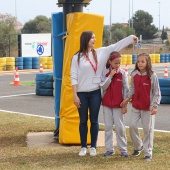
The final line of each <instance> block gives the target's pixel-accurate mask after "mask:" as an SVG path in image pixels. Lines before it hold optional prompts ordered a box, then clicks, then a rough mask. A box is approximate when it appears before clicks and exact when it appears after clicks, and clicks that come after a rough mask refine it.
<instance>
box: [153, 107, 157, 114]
mask: <svg viewBox="0 0 170 170" xmlns="http://www.w3.org/2000/svg"><path fill="white" fill-rule="evenodd" d="M157 111H158V109H157V108H155V107H152V108H151V115H155V114H156V113H157Z"/></svg>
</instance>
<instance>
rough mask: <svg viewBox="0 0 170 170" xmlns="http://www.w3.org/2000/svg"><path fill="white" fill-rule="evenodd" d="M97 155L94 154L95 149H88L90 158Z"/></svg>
mask: <svg viewBox="0 0 170 170" xmlns="http://www.w3.org/2000/svg"><path fill="white" fill-rule="evenodd" d="M96 155H97V153H96V148H94V147H92V148H90V156H96Z"/></svg>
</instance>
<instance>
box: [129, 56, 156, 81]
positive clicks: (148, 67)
mask: <svg viewBox="0 0 170 170" xmlns="http://www.w3.org/2000/svg"><path fill="white" fill-rule="evenodd" d="M140 56H143V57H145V58H146V62H147V64H146V73H147V75H148V78H150V77H151V75H152V74H153V70H152V64H151V58H150V56H149V54H146V53H141V54H139V55H138V56H137V59H138V57H140ZM135 70H138V71H140V69H139V67H138V63H137V62H136V64H135V69H134V70H133V71H132V72H134V71H135Z"/></svg>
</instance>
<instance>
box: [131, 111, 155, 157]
mask: <svg viewBox="0 0 170 170" xmlns="http://www.w3.org/2000/svg"><path fill="white" fill-rule="evenodd" d="M140 119H141V123H142V127H143V141H142V140H141V138H140V134H139V131H138V124H139V120H140ZM154 125H155V115H151V112H150V111H143V110H136V109H135V108H132V112H131V115H130V128H129V129H130V136H131V139H132V142H133V144H134V147H135V150H140V149H141V147H142V146H143V149H144V155H145V156H151V157H152V149H153V138H154Z"/></svg>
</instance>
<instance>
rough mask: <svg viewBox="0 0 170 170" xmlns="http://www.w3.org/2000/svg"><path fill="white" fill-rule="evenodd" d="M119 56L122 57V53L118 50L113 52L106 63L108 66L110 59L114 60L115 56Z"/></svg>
mask: <svg viewBox="0 0 170 170" xmlns="http://www.w3.org/2000/svg"><path fill="white" fill-rule="evenodd" d="M118 57H121V55H120V54H119V53H118V52H117V51H113V52H111V53H110V56H109V59H108V60H107V63H106V68H109V67H110V63H109V61H112V60H114V59H115V58H118Z"/></svg>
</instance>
